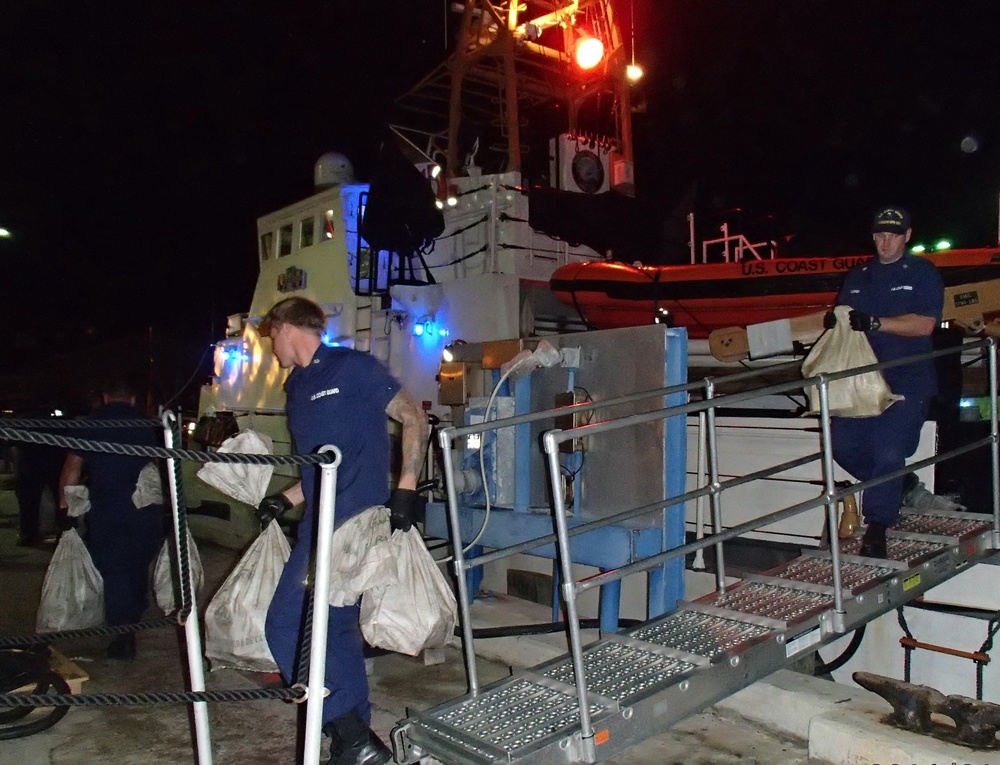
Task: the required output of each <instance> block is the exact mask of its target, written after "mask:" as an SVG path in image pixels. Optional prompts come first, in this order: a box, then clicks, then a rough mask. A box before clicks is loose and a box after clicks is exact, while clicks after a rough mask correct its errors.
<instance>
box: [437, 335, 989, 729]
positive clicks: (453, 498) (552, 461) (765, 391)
mask: <svg viewBox="0 0 1000 765" xmlns="http://www.w3.org/2000/svg"><path fill="white" fill-rule="evenodd" d="M977 348H982V349H988V350H989V351H990V352H989V354H988V358H989V361H990V372H991V375H992V376H993V377H992V378H991V379H994V378H995V374H996V361H995V355H996V341H995V340H994V339H993V338H987V339H985V340H980V341H974V342H971V343H967V344H963V345H962V346H959V347H958V348H949V349H943V350H940V351H932V352H930V353H926V354H920V355H917V356H912V357H907V358H904V359H899V360H896V361H890V362H881V363H875V364H871V365H866V366H863V367H858V368H854V369H851V370H845V371H843V372H835V373H823V374H820V375H816V376H814V377H811V378H806V379H801V380H792V381H788V382H783V383H776V384H772V385H769V386H765V387H763V388H758V389H755V390H751V391H741V392H738V393H730V394H725V395H722V396H714V388H715V378H705V379H704V380H701V381H697V382H693V383H687V384H683V385H674V386H668V387H665V388H660V389H656V390H654V391H647V392H643V393H639V394H629V395H627V396H622V397H617V398H615V399H607V400H604V401H599V402H583V403H582V404H579V405H573V406H569V407H556V408H554V409H550V410H545V411H542V412H535V413H529V414H525V415H517V416H514V417H509V418H502V419H497V420H491V421H484V422H483V423H478V424H476V425H470V426H464V427H460V428H455V427H452V428H446V429H444V430H442V431H441V433H440V441H441V446H442V447H443V448H445V449H449V448H450V445H451V442H452V441H453V440H454V439H456V438H459V437H461V436H464V435H471V434H473V433H483V432H487V431H490V430H499V429H501V428H505V427H511V426H513V425H517V424H522V423H526V422H535V421H539V420H543V419H548V418H552V417H554V416H557V415H558V416H565V415H566V414H567V413H569V412H575V411H581V410H582V411H587V410H593V409H598V408H604V407H610V406H614V405H617V404H621V403H630V402H633V401H637V400H642V399H644V398H651V397H654V396H657V397H658V396H664V395H667V394H668V393H677V392H683V391H692V390H697V389H704V391H705V399H704V400H702V401H695V402H688V403H686V404H681V405H675V406H670V407H664V408H659V409H655V410H652V411H650V412H643V413H639V414H633V415H627V416H625V417H621V418H618V419H615V420H609V421H605V422H601V423H589V424H585V425H580V426H577V427H573V428H568V429H565V430H560V429H552V430H549V431H547V432H546V433H545V434H544V436H543V443H544V451H545V452H546V454H547V456H548V460H549V476H550V481H551V482H552V496H553V502H554V505H555V507H554V516H555V522H556V533H555V535H554V537H555V538H554V539H553V535H549V536H545V537H539V538H537V539H532V540H527V541H525V542H521V543H519V544H517V545H512V546H509V547H507V548H503V549H501V550H496V551H494V552H492V553H489V554H488V555H484V556H477V557H476V558H475V559H473V562H472V564H471V567H477V566H479V565H484V564H485V563H488V562H491V561H493V560H497V559H500V558H503V557H508V556H509V555H513V554H516V553H518V552H523V551H528V550H531V549H534V548H537V547H540V546H543V545H546V544H551V543H552V542H553V541H555V542H556V543H557V546H558V548H559V557H560V559H561V561H562V565H563V567H564V568H565V569H566V570H565V571H564V572H563V585H562V589H563V594H564V603H565V605H566V609H567V616H568V619H567V622H568V624H569V632H570V636H569V637H570V647H571V653H572V654H573V658H574V667H575V669H574V671H575V672H576V673H578V674H579V676H578V677H577V683H578V691H579V692H580V693H581V697H580V698H581V704H580V716H581V733H582V734H583V736H584V738H586V737H587V736H588V734H589V735H592V732H590V730H589V719H588V718H589V713H588V712H587V709H586V703H585V700H584V698H585V697H584V694H585V690H586V685H585V682H584V678H583V676H582V673H583V668H582V648H581V645H580V636H579V629H580V628H579V621H578V617H577V613H576V596H577V594H578V593H581V592H584V591H586V590H589V589H592V588H593V587H597V586H600V585H601V584H603V583H610V582H612V581H617V580H620V579H622V578H624V577H625V576H628V575H630V574H632V573H639V572H641V571H646V570H649V569H651V568H653V567H655V566H656V565H659V564H662V563H663V562H665V561H667V560H670V559H673V558H676V557H679V556H680V555H684V554H686V553H687V552H693V551H697V550H699V549H703V548H704V547H707V546H709V545H715V546H716V547H717V549H719V548H721V546H722V543H723V542H724V541H726V540H728V539H732V538H735V537H738V536H740V535H741V534H743V533H745V532H747V531H751V530H753V529H756V528H760V527H761V526H762V525H764V526H766V525H771V524H772V523H775V522H778V521H780V520H783V519H785V518H788V517H792V516H795V515H798V514H800V513H802V512H805V511H807V510H811V509H813V508H815V507H819V506H821V505H824V504H825V505H826V507H827V514H828V518H827V521H828V523H829V525H830V527H831V528H834V527H835V526H836V503H837V502H838V501H839V500H840V499H841V498H842V497H843V496H846V495H847V494H850V493H853V491H852V490H849V489H844V490H840V491H837V490H836V489H835V487H834V485H833V475H832V456H831V439H830V433H829V418H830V413H829V400H828V390H829V385H830V383H832V382H834V381H836V380H840V379H845V378H849V377H853V376H856V375H859V374H864V373H867V372H872V371H880V370H882V369H889V368H892V367H897V366H904V365H908V364H913V363H916V362H919V361H921V360H926V359H934V358H937V357H940V356H946V355H950V354H954V353H964V352H966V351H968V350H970V349H977ZM793 365H794V366H798V365H799V362H795V361H793V362H789V363H788V364H784V365H781V367H792V366H793ZM774 371H775V368H774V367H772V368H769V369H756V370H749V371H748V372H746V373H740V374H739V378H741V379H753V378H755V377H761V376H766V375H772V374H773V373H774ZM736 377H737V376H736V375H733V376H730V377H727V378H723V379H725V380H727V381H732V380H733V378H736ZM810 385H815V386H817V388H818V390H819V394H820V410H821V411H820V413H819V419H820V422H821V450H820V452H819V455H820V457H821V458H822V460H823V473H824V491H822V492H821V493H820V494H819V495H818V496H817V497H815V498H812V499H809V500H806V501H804V502H801V503H798V504H796V505H792V506H790V507H788V508H784V509H782V510H778V511H776V512H774V513H770V514H767V515H765V516H762V517H760V518H756V519H754V520H752V521H748V522H746V523H744V524H740V525H739V526H735V527H731V528H730V529H728V530H726V531H723V530H722V527H721V508H718V499H719V495H720V494H721V493H722V492H724V491H725V490H727V489H729V488H733V487H735V486H738V485H740V484H743V483H748V482H749V481H752V480H756V479H758V478H762V477H767V476H768V475H773V474H775V473H776V472H781V471H782V470H786V469H789V468H790V467H794V465H790V466H782V465H778V466H772V467H770V468H765V469H764V470H761V471H757V472H756V473H754V474H751V475H749V476H741V477H736V478H733V479H729V480H727V481H725V482H721V481H719V480H718V475H717V473H715V474H714V475H713V477H712V481H711V483H710V484H709V485H708V486H706V487H702V488H700V489H695V490H693V491H691V492H687V493H685V494H683V495H679V496H677V497H665V498H663V499H662V500H657V501H656V502H653V503H649V504H647V505H644V506H642V507H639V508H633V509H632V510H626V511H623V512H622V513H618V514H616V515H615V516H611V517H608V518H605V519H600V520H597V521H592V522H589V523H584V524H582V525H580V526H576V527H574V528H573V529H570V528H569V527H568V523H567V518H566V512H565V498H564V497H563V496H562V493H561V491H559V490H558V487H557V486H556V478H555V477H558V476H559V474H560V470H559V462H558V460H559V450H558V446H559V444H560V443H563V442H566V441H571V440H574V439H577V438H581V437H584V436H594V435H597V434H599V433H603V432H607V431H613V430H618V429H622V428H626V427H631V426H634V425H640V424H645V423H649V422H655V421H660V420H665V419H668V418H671V417H676V416H680V415H686V414H691V413H695V412H701V411H705V412H707V413H708V415H709V428H708V430H709V441H710V443H709V452H710V454H712V455H713V461H715V462H717V448H716V445H715V443H714V438H713V435H714V432H715V421H714V414H715V411H716V410H717V409H719V408H721V407H724V406H728V405H732V404H735V403H741V402H744V401H752V400H754V399H758V398H761V397H763V396H766V395H771V394H774V393H783V392H788V391H791V390H800V389H802V388H803V387H806V386H810ZM993 395H994V399H993V415H994V416H993V420H994V423H993V432H992V433H991V435H990V436H989V437H987V438H983V439H980V440H977V441H976V442H974V443H972V444H969V445H967V446H965V447H959V448H958V449H955V450H952V451H950V452H947V453H945V454H943V455H937V456H936V457H932V458H928V460H922V461H920V462H919V463H916V464H912V465H910V466H909V467H908V468H907V469H905V470H902V471H898V472H897V473H894V474H893V475H891V476H886V477H880V478H879V479H873V480H872V481H869V482H866V483H865V484H863V485H862V487H863V488H864V487H870V486H874V485H877V484H879V483H882V482H885V481H888V480H892V479H893V478H897V477H899V475H902V474H905V473H906V472H909V471H910V470H912V469H913V468H914V467H917V468H918V469H919V467H923V466H926V465H932V464H936V463H937V462H940V461H943V460H946V459H951V458H953V457H955V456H959V455H961V454H964V453H966V452H969V451H973V450H975V449H978V448H981V447H983V446H986V445H989V444H992V446H993V449H994V452H996V451H997V444H998V436H997V426H996V402H995V395H996V392H995V385H994V386H993ZM815 459H816V455H808V456H807V457H805V458H801V460H802V464H805V462H811V461H814V460H815ZM994 472H996V468H995V470H994ZM445 474H446V479H447V480H446V489H447V493H448V512H449V520H450V522H451V524H452V528H453V533H454V534H455V535H456V536H457V538H456V539H455V540H453V541H454V547H455V561H454V567H455V572H456V575H457V579H458V588H459V596H460V597H459V604H460V608H461V610H462V623H463V644H464V646H465V649H466V650H465V654H466V670H467V674H468V679H469V690H470V693H471V694H473V695H475V694H477V693H478V678H477V676H476V674H477V673H476V668H475V657H474V650H473V649H472V645H473V635H472V627H471V620H470V618H469V612H468V593H467V584H466V581H465V576H464V574H465V570H466V568H467V562H466V560H465V558H464V555H463V554H462V550H461V547H462V540H461V538H460V537H461V535H460V534H458V533H457V529H459V528H460V524H459V518H458V495H457V492H456V490H455V484H454V467H453V465H452V464H451V461H450V460H446V461H445ZM853 488H854V490H856V489H857V486H855V487H853ZM705 495H708V496H710V497H711V498H712V499H713V502H714V503H715V505H714V506H713V527H714V528H713V531H714V532H715V533H713V534H712V535H710V536H708V537H706V538H704V539H703V540H696V541H695V542H692V543H688V544H685V545H682V546H680V547H676V548H672V549H671V550H667V551H663V552H661V553H659V554H656V555H654V556H649V557H647V558H643V559H641V560H638V561H635V562H633V563H630V564H627V565H626V566H622V567H620V568H618V569H615V570H614V571H611V572H606V573H603V574H598V575H595V576H592V577H587V578H585V579H583V580H581V581H580V582H577V581H575V580H574V577H573V574H572V570H571V565H572V564H571V562H570V561H571V556H570V550H569V539H570V537H573V536H577V535H579V534H583V533H586V532H588V531H593V530H596V529H598V528H602V527H604V526H606V525H610V524H612V523H614V522H616V521H620V520H625V519H626V518H631V517H635V516H637V515H642V514H645V513H649V512H653V511H656V510H660V509H663V508H666V507H668V506H673V505H677V504H680V503H681V502H686V501H688V500H689V499H693V498H697V497H699V496H705ZM717 508H718V509H717ZM831 518H832V519H833V520H830V519H831ZM762 521H763V523H762ZM994 538H995V541H1000V491H998V490H997V488H996V485H995V487H994ZM831 553H832V558H833V560H832V565H833V579H834V599H835V613H838V614H841V615H842V614H843V593H842V587H841V576H840V560H839V543H838V542H836V541H834V542H833V544H832V545H831ZM719 563H720V565H721V560H720V561H719ZM719 578H720V579H723V581H724V577H723V576H722V575H721V573H720V576H719ZM838 625H842V619H841V620H840V622H839V623H838Z"/></svg>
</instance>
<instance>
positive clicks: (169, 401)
mask: <svg viewBox="0 0 1000 765" xmlns="http://www.w3.org/2000/svg"><path fill="white" fill-rule="evenodd" d="M210 348H215V343H209V344H208V346H207V347H206V348H205V350H203V351H202V352H201V358H200V359H198V363H197V364H195V365H194V372H193V373H192V374H191V376H190V377H189V378H188V379H187V382H186V383H184V384H183V385H182V386H181V387H180V388H179V389H178V391H177V392H176V393H175V394H174V395H173V396H171V397H170V398H169V399H167V400H166V401H165V402H164V403H163V408H164V409H166V408H167V407H169V406H170V405H171V404H172V403H174V401H176V400H177V399H178V398H180V395H181V394H182V393H183V392H184V391H185V390H187V386H189V385H190V384H191V381H192V380H194V378H195V377H197V376H198V372H199V370H200V369H201V363H202V362H203V361H204V360H205V354H206V353H208V351H209V349H210Z"/></svg>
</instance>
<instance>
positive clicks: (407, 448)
mask: <svg viewBox="0 0 1000 765" xmlns="http://www.w3.org/2000/svg"><path fill="white" fill-rule="evenodd" d="M385 411H386V414H388V415H389V416H390V417H392V419H394V420H396V421H397V422H399V423H400V424H402V426H403V433H402V450H403V465H402V468H401V469H400V473H399V485H400V487H401V488H404V489H412V488H414V487H415V486H416V485H417V479H418V478H419V477H420V472H421V468H422V467H423V458H424V446H425V444H426V443H427V417H426V415H425V414H424V412H423V410H422V409H421V408H420V407H419V406H417V403H416V402H415V401H414V400H413V398H412V397H411V396H410V394H409V393H407V392H406V391H404V390H400V391H399V393H397V394H396V395H395V396H393V397H392V401H390V402H389V405H388V406H387V407H386V408H385Z"/></svg>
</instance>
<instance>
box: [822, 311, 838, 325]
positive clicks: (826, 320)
mask: <svg viewBox="0 0 1000 765" xmlns="http://www.w3.org/2000/svg"><path fill="white" fill-rule="evenodd" d="M836 326H837V314H835V313H834V312H833V311H827V312H826V313H825V314H824V315H823V329H833V328H834V327H836Z"/></svg>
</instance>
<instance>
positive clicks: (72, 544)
mask: <svg viewBox="0 0 1000 765" xmlns="http://www.w3.org/2000/svg"><path fill="white" fill-rule="evenodd" d="M101 624H104V580H103V579H102V578H101V574H100V572H99V571H98V570H97V568H96V567H95V566H94V561H93V560H92V559H91V557H90V552H89V551H88V550H87V546H86V545H85V544H84V543H83V540H82V539H80V535H79V534H77V533H76V529H70V530H69V531H66V532H63V535H62V537H60V539H59V544H58V545H56V551H55V552H54V553H53V554H52V560H51V561H50V563H49V568H48V570H47V571H46V572H45V582H44V583H43V584H42V599H41V601H40V602H39V604H38V618H37V621H36V625H35V628H36V630H37V631H38V632H59V631H62V630H82V629H87V628H89V627H98V626H100V625H101Z"/></svg>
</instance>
